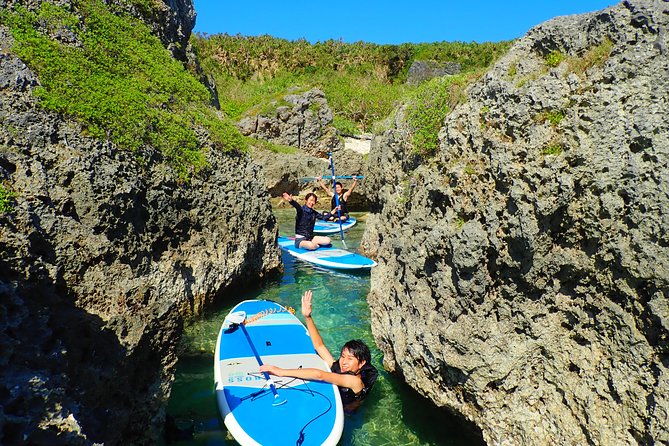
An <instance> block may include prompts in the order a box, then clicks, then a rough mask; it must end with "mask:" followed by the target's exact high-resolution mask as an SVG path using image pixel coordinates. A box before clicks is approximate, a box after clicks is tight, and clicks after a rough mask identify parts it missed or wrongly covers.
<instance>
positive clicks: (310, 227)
mask: <svg viewBox="0 0 669 446" xmlns="http://www.w3.org/2000/svg"><path fill="white" fill-rule="evenodd" d="M283 199H284V200H286V201H288V202H289V203H290V204H291V205H292V206H293V207H294V208H295V210H296V211H297V216H296V217H295V247H296V248H302V249H309V250H311V251H313V250H314V249H318V248H319V247H320V246H326V245H329V244H330V243H331V241H330V237H325V236H322V235H314V224H315V223H316V219H319V220H325V221H327V220H328V218H329V217H330V214H328V213H327V212H326V213H325V214H321V213H320V212H318V211H317V210H315V209H314V206H315V205H316V202H317V201H318V197H316V194H312V193H308V194H307V196H306V198H305V205H304V206H300V205H299V204H298V203H297V201H295V200H293V197H292V196H291V195H290V194H289V193H287V192H284V193H283Z"/></svg>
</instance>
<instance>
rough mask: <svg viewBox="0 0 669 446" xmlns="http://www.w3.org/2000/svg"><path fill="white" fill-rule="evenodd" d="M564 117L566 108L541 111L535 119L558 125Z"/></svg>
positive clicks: (554, 125)
mask: <svg viewBox="0 0 669 446" xmlns="http://www.w3.org/2000/svg"><path fill="white" fill-rule="evenodd" d="M564 117H565V112H564V110H549V111H545V112H542V113H540V114H539V115H538V116H537V117H536V118H535V119H536V120H537V121H539V122H549V123H550V124H551V125H552V126H553V127H557V126H558V125H559V124H560V122H562V120H563V119H564Z"/></svg>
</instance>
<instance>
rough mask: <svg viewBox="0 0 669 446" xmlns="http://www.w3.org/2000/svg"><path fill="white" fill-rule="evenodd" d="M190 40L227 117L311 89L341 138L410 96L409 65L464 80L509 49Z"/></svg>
mask: <svg viewBox="0 0 669 446" xmlns="http://www.w3.org/2000/svg"><path fill="white" fill-rule="evenodd" d="M191 42H192V43H193V46H194V48H195V49H196V52H197V54H198V57H199V59H200V61H201V66H202V68H203V70H204V71H205V72H207V73H209V74H211V75H212V76H213V78H214V79H215V81H216V85H217V87H218V91H219V99H220V102H221V108H222V109H223V110H224V111H225V112H226V113H227V114H228V115H229V116H230V117H231V118H232V119H239V118H240V117H241V116H243V115H244V114H246V113H248V110H250V109H252V108H254V106H256V104H259V103H262V102H263V101H264V98H267V97H270V96H273V95H277V94H286V93H287V92H288V91H289V89H293V88H295V89H298V90H300V91H306V90H309V89H311V88H319V89H321V90H322V91H323V92H324V93H325V95H326V97H327V98H328V104H329V106H330V107H331V108H332V110H333V113H334V122H333V125H334V126H335V127H336V128H337V129H339V130H340V131H341V132H342V133H345V134H356V133H360V132H365V131H370V130H371V129H372V128H373V127H374V126H375V124H376V123H378V122H379V121H381V120H383V119H385V118H387V117H388V116H389V115H390V114H391V113H392V111H393V110H394V109H395V107H396V106H397V105H398V104H399V103H402V102H404V101H406V100H407V98H411V97H413V95H414V93H415V90H416V87H414V86H408V85H406V84H405V81H406V77H407V72H408V70H409V67H410V66H411V64H412V63H413V61H414V60H416V59H419V60H436V61H442V62H445V61H450V62H457V63H459V64H460V65H461V67H462V71H463V74H465V73H471V72H473V71H480V70H482V69H484V68H486V67H488V66H489V65H490V64H491V63H492V62H494V61H495V60H496V59H497V58H498V57H499V56H500V55H502V54H504V53H505V52H506V51H507V50H508V48H509V46H510V44H511V42H500V43H483V44H477V43H469V44H467V43H461V42H441V43H433V44H402V45H375V44H369V43H364V42H357V43H353V44H346V43H343V42H340V41H335V40H328V41H326V42H318V43H315V44H310V43H308V42H307V41H306V40H296V41H288V40H284V39H278V38H274V37H271V36H259V37H242V36H230V35H227V34H222V35H210V36H204V35H196V36H193V38H192V39H191Z"/></svg>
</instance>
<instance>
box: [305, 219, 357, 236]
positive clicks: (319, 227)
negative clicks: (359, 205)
mask: <svg viewBox="0 0 669 446" xmlns="http://www.w3.org/2000/svg"><path fill="white" fill-rule="evenodd" d="M356 222H357V220H356V219H355V217H349V218H348V219H347V220H346V221H345V222H343V223H342V224H341V228H340V227H339V222H334V221H323V220H316V224H315V225H314V234H336V233H338V232H339V231H340V229H341V230H342V231H346V230H347V229H349V228H351V227H352V226H353V225H355V224H356Z"/></svg>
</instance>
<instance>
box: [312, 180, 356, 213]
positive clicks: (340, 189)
mask: <svg viewBox="0 0 669 446" xmlns="http://www.w3.org/2000/svg"><path fill="white" fill-rule="evenodd" d="M318 182H319V183H320V185H321V188H323V190H324V191H325V192H326V193H327V194H328V196H330V197H331V199H330V209H332V210H331V211H330V213H331V214H332V217H330V221H336V220H337V198H338V199H339V206H340V212H339V214H340V217H339V218H340V219H341V221H342V222H344V221H346V220H348V204H347V202H348V197H349V196H350V195H351V192H353V189H355V185H356V184H357V183H358V177H356V176H355V175H353V184H351V188H350V189H348V190H347V191H346V192H344V186H342V184H341V183H340V182H339V181H337V182H336V183H335V191H334V192H332V191H331V190H330V189H329V188H328V187H327V186H326V185H325V183H323V177H318ZM335 193H336V194H337V198H335Z"/></svg>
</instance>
